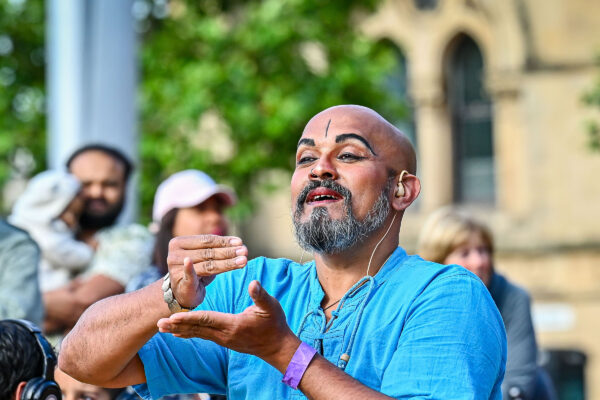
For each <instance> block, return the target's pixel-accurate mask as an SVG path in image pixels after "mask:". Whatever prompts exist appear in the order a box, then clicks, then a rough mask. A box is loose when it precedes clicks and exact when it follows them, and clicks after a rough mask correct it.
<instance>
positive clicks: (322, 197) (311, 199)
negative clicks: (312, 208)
mask: <svg viewBox="0 0 600 400" xmlns="http://www.w3.org/2000/svg"><path fill="white" fill-rule="evenodd" d="M343 199H344V196H342V195H341V194H340V193H339V192H336V191H335V190H333V189H329V188H325V187H318V188H316V189H313V190H311V191H310V192H309V193H308V196H306V204H309V205H318V204H325V203H331V202H335V201H339V200H343Z"/></svg>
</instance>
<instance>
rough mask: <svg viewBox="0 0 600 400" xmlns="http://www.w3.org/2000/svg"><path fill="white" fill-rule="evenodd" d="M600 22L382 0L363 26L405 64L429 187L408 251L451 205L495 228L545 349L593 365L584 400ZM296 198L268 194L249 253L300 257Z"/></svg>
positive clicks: (594, 274)
mask: <svg viewBox="0 0 600 400" xmlns="http://www.w3.org/2000/svg"><path fill="white" fill-rule="evenodd" d="M599 20H600V2H597V1H588V0H569V1H567V0H439V1H438V0H387V1H383V2H382V4H381V6H380V7H379V9H378V11H377V12H376V13H375V14H373V15H370V16H369V17H368V18H367V19H366V20H365V21H364V24H363V28H364V30H365V31H366V32H367V33H368V34H369V35H371V36H373V37H377V38H379V39H381V40H385V41H386V42H388V43H392V44H393V45H395V46H397V48H398V49H399V51H400V53H401V54H402V57H401V58H399V63H401V64H403V65H404V66H405V67H406V68H405V71H406V75H405V76H404V77H398V79H399V80H405V81H406V82H407V86H408V92H407V93H408V97H409V99H410V101H411V104H412V114H413V118H412V119H413V121H412V124H411V125H409V126H408V127H407V130H408V131H409V134H411V135H413V137H414V141H415V143H416V147H417V150H418V154H419V165H420V166H419V173H418V175H419V176H420V178H421V180H422V184H423V190H422V193H421V198H420V200H419V202H418V203H417V204H416V205H415V206H413V207H412V209H409V212H408V213H407V215H406V217H405V221H404V226H403V230H402V234H401V238H400V243H401V244H402V245H403V246H405V247H406V248H407V249H408V250H409V251H411V250H414V247H415V242H416V237H417V234H418V231H419V227H420V224H421V223H422V221H423V220H424V218H425V217H427V215H428V214H429V213H430V212H431V211H432V210H434V209H436V208H438V207H440V206H443V205H446V204H453V203H454V204H457V205H460V206H463V207H465V208H467V209H468V210H470V211H472V212H473V213H474V214H476V215H477V216H479V217H480V219H482V220H484V221H486V222H487V223H488V225H489V226H490V227H491V228H492V230H493V232H494V235H495V239H496V242H497V249H498V253H497V257H496V268H497V269H498V270H500V271H502V272H503V273H504V274H506V275H507V276H508V277H509V278H510V279H511V280H513V281H515V282H517V283H519V284H520V285H522V286H524V287H525V288H527V289H528V290H529V291H530V292H531V294H532V297H533V303H534V304H533V310H534V320H535V324H536V329H537V336H538V342H539V344H540V346H541V347H542V348H544V349H552V350H576V351H577V352H578V353H568V354H571V358H570V359H569V357H567V358H566V359H565V360H563V361H564V363H566V365H567V366H568V364H569V363H574V364H577V363H578V362H579V361H580V360H582V356H583V357H585V359H586V363H585V393H586V398H588V399H597V398H600V177H599V175H600V154H598V153H593V152H592V151H590V149H589V147H588V146H587V144H586V140H587V137H586V131H585V124H586V121H587V120H589V119H590V118H597V111H594V110H591V109H589V108H586V107H585V106H584V105H583V104H582V101H581V97H582V95H583V93H584V92H585V91H586V90H588V89H589V88H590V87H591V85H592V83H593V81H594V79H595V78H596V76H597V75H598V74H599V71H598V68H597V64H596V65H595V63H594V60H595V57H596V56H597V55H598V53H600V23H598V21H599ZM269 179H271V181H272V180H274V179H280V180H281V181H283V182H285V181H286V180H288V179H289V176H285V175H284V176H278V177H269ZM284 185H285V184H284ZM288 197H289V194H288V192H287V191H282V193H280V194H276V195H272V194H270V195H269V196H268V204H269V205H268V206H265V207H264V208H263V209H262V210H261V211H260V212H259V214H258V215H257V216H256V218H255V220H253V221H251V222H250V223H249V224H248V225H247V226H246V228H245V229H243V234H244V235H245V237H246V238H247V241H248V244H249V246H250V248H251V249H253V252H256V253H257V254H258V253H267V254H271V255H275V256H277V255H280V256H292V257H297V258H300V251H299V249H298V248H297V247H295V246H294V245H293V244H292V243H293V237H292V233H291V228H290V217H289V211H288V210H289V199H288ZM253 226H254V227H255V228H252V227H253ZM264 238H269V241H268V242H267V241H265V240H264ZM573 398H577V397H573Z"/></svg>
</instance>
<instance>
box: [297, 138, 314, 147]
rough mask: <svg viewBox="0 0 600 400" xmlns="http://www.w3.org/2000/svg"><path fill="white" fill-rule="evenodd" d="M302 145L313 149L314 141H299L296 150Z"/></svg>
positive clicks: (304, 139)
mask: <svg viewBox="0 0 600 400" xmlns="http://www.w3.org/2000/svg"><path fill="white" fill-rule="evenodd" d="M303 144H305V145H307V146H313V147H314V145H315V141H314V140H312V139H306V138H303V139H300V140H299V141H298V146H296V148H298V147H300V146H301V145H303Z"/></svg>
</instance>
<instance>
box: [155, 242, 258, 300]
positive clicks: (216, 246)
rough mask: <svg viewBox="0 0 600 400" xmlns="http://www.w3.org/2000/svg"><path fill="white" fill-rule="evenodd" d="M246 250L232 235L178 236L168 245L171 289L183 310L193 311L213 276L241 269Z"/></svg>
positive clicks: (244, 260) (244, 262)
mask: <svg viewBox="0 0 600 400" xmlns="http://www.w3.org/2000/svg"><path fill="white" fill-rule="evenodd" d="M247 256H248V249H247V248H246V246H244V245H243V243H242V239H240V238H238V237H234V236H216V235H197V236H180V237H176V238H174V239H172V240H171V241H170V242H169V255H168V258H167V263H168V264H169V273H170V276H171V290H172V291H173V295H174V296H175V299H177V302H178V303H179V304H180V305H181V306H182V307H187V308H194V307H196V306H197V305H198V304H200V303H202V301H203V300H204V295H205V294H206V289H205V287H206V285H208V284H209V283H210V282H212V280H213V279H214V278H215V275H217V274H220V273H223V272H227V271H231V270H234V269H239V268H242V267H244V266H245V265H246V263H247V262H248V258H247Z"/></svg>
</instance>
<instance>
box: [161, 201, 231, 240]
mask: <svg viewBox="0 0 600 400" xmlns="http://www.w3.org/2000/svg"><path fill="white" fill-rule="evenodd" d="M224 207H225V206H224V204H223V203H222V202H221V201H220V200H219V198H218V197H217V196H212V197H210V198H208V199H207V200H205V201H204V202H202V203H200V204H198V205H196V206H194V207H187V208H180V209H179V210H178V211H177V215H176V216H175V223H174V225H173V236H189V235H206V234H211V235H226V234H227V219H226V218H225V215H224V214H223V209H224Z"/></svg>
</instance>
